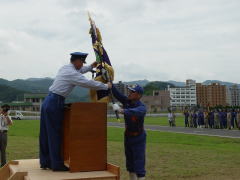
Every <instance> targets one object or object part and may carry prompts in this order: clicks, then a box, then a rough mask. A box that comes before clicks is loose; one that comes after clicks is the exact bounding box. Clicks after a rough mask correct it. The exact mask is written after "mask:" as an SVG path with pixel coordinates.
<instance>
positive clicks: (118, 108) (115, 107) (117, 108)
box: [112, 104, 121, 111]
mask: <svg viewBox="0 0 240 180" xmlns="http://www.w3.org/2000/svg"><path fill="white" fill-rule="evenodd" d="M112 108H113V111H119V110H120V109H121V107H120V106H119V105H118V104H113V105H112Z"/></svg>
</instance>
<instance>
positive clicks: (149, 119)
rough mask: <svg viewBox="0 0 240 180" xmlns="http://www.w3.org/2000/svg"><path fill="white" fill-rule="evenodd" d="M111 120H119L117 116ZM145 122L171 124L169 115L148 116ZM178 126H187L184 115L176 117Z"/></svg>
mask: <svg viewBox="0 0 240 180" xmlns="http://www.w3.org/2000/svg"><path fill="white" fill-rule="evenodd" d="M108 121H109V122H118V120H117V119H116V118H109V119H108ZM120 122H123V118H121V119H120ZM145 124H148V125H160V126H169V123H168V118H167V117H146V118H145ZM176 126H185V125H184V117H177V118H176Z"/></svg>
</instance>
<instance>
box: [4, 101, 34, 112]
mask: <svg viewBox="0 0 240 180" xmlns="http://www.w3.org/2000/svg"><path fill="white" fill-rule="evenodd" d="M3 104H8V105H9V106H10V109H11V110H18V111H32V103H30V102H24V101H13V102H11V103H0V106H2V105H3Z"/></svg>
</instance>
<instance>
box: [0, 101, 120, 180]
mask: <svg viewBox="0 0 240 180" xmlns="http://www.w3.org/2000/svg"><path fill="white" fill-rule="evenodd" d="M64 116H65V117H64V132H63V157H64V162H65V165H66V166H68V167H69V169H70V172H74V173H70V172H66V171H65V172H53V171H51V170H41V169H40V167H39V166H40V165H39V160H38V159H29V160H19V161H11V162H9V163H8V164H6V165H5V166H4V167H3V168H1V169H0V180H43V179H44V180H119V179H120V168H119V167H117V166H115V165H112V164H108V163H107V105H106V104H105V103H74V104H71V105H69V106H68V107H66V108H65V115H64ZM52 143H54V142H52Z"/></svg>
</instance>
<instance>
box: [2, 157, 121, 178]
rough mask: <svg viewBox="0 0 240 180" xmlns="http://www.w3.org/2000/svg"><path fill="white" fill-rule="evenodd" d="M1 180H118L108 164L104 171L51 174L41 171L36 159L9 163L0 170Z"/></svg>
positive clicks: (49, 171)
mask: <svg viewBox="0 0 240 180" xmlns="http://www.w3.org/2000/svg"><path fill="white" fill-rule="evenodd" d="M0 179H1V180H43V179H44V180H119V168H118V167H116V166H114V165H111V164H108V165H107V170H106V171H92V172H77V173H70V172H53V171H51V170H42V169H40V167H39V160H38V159H29V160H19V161H11V162H9V163H8V164H6V165H5V166H4V167H3V168H1V169H0Z"/></svg>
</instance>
